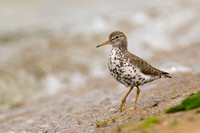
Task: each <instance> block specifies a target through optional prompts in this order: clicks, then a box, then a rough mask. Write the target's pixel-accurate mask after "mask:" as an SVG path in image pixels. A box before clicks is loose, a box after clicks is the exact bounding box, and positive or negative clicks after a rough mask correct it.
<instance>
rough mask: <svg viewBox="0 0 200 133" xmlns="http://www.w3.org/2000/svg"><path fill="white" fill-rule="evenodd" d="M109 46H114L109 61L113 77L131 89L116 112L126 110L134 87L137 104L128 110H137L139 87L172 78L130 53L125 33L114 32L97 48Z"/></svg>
mask: <svg viewBox="0 0 200 133" xmlns="http://www.w3.org/2000/svg"><path fill="white" fill-rule="evenodd" d="M108 44H111V45H112V50H111V52H110V54H109V60H108V68H109V70H110V73H111V75H112V76H113V77H114V78H115V79H116V80H117V81H119V82H120V83H122V84H124V85H125V86H126V87H130V89H129V91H128V93H127V94H126V95H125V97H124V98H123V100H122V101H121V105H120V107H119V108H118V110H116V112H118V111H122V110H123V108H124V109H125V103H126V98H127V96H128V95H129V93H130V92H131V91H132V89H133V88H134V87H136V88H137V95H136V99H135V103H134V104H133V106H132V107H130V108H129V109H127V110H131V109H135V107H136V103H137V100H138V97H139V94H140V89H139V86H141V85H144V84H146V83H149V82H151V81H153V80H156V79H159V78H171V76H170V75H169V73H167V72H164V71H161V70H159V69H157V68H155V67H153V66H151V65H150V64H148V63H147V62H146V61H144V60H143V59H141V58H140V57H138V56H136V55H134V54H132V53H130V52H129V51H128V49H127V46H128V44H127V37H126V35H125V34H124V33H123V32H121V31H115V32H112V33H111V34H110V36H109V40H108V41H106V42H104V43H102V44H100V45H98V46H97V48H98V47H100V46H104V45H108Z"/></svg>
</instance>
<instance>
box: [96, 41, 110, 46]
mask: <svg viewBox="0 0 200 133" xmlns="http://www.w3.org/2000/svg"><path fill="white" fill-rule="evenodd" d="M107 44H110V41H106V42H104V43H102V44H100V45H97V48H98V47H101V46H104V45H107Z"/></svg>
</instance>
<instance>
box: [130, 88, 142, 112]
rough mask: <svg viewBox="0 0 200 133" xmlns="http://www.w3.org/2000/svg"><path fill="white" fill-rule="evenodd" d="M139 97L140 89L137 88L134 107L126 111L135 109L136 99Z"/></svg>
mask: <svg viewBox="0 0 200 133" xmlns="http://www.w3.org/2000/svg"><path fill="white" fill-rule="evenodd" d="M139 95H140V89H139V87H137V96H136V99H135V103H134V105H133V106H132V107H130V108H129V109H127V111H129V110H132V109H135V107H136V103H137V99H138V97H139Z"/></svg>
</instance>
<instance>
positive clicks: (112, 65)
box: [108, 47, 159, 87]
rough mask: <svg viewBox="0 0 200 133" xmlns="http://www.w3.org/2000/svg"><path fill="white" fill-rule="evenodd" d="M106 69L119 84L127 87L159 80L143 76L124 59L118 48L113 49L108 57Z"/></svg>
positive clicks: (155, 77)
mask: <svg viewBox="0 0 200 133" xmlns="http://www.w3.org/2000/svg"><path fill="white" fill-rule="evenodd" d="M108 68H109V70H110V72H111V75H112V76H113V77H114V78H115V79H116V80H117V81H119V82H120V83H122V84H124V85H125V86H126V87H128V86H139V85H143V84H145V83H148V82H151V81H152V80H155V79H157V78H159V77H158V76H154V77H152V76H149V75H145V74H143V73H142V72H141V71H140V69H139V68H138V67H137V66H136V65H134V64H132V63H131V62H130V59H129V58H126V56H125V53H124V52H123V51H122V50H120V49H119V47H113V48H112V51H111V52H110V55H109V61H108Z"/></svg>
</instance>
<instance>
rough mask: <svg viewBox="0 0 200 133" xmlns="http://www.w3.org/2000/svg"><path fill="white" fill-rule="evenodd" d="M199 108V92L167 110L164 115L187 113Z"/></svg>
mask: <svg viewBox="0 0 200 133" xmlns="http://www.w3.org/2000/svg"><path fill="white" fill-rule="evenodd" d="M198 107H200V91H198V92H196V93H192V94H190V95H189V96H188V97H187V98H186V99H185V100H183V101H182V102H181V103H180V104H179V105H177V106H174V107H171V108H168V109H167V111H166V113H167V114H169V113H175V112H179V111H187V110H192V109H195V108H198Z"/></svg>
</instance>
